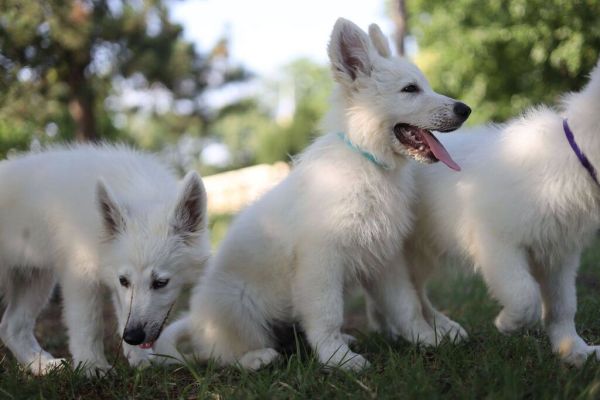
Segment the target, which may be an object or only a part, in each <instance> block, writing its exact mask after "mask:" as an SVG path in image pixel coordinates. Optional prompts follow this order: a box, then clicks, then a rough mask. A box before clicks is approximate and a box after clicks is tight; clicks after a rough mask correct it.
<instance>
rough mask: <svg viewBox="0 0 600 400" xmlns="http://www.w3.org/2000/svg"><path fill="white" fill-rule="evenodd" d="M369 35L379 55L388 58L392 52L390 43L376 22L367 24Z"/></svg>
mask: <svg viewBox="0 0 600 400" xmlns="http://www.w3.org/2000/svg"><path fill="white" fill-rule="evenodd" d="M369 37H370V38H371V42H373V46H375V48H376V49H377V52H378V53H379V55H380V56H381V57H385V58H389V57H390V55H391V54H392V51H391V50H390V43H389V42H388V40H387V38H386V37H385V35H384V34H383V32H381V28H379V25H377V24H371V25H369Z"/></svg>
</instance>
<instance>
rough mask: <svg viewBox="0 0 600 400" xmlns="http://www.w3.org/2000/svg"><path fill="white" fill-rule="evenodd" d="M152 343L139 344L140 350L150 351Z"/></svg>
mask: <svg viewBox="0 0 600 400" xmlns="http://www.w3.org/2000/svg"><path fill="white" fill-rule="evenodd" d="M153 344H154V342H150V343H142V344H140V349H151V348H152V345H153Z"/></svg>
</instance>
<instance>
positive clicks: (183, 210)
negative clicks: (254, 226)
mask: <svg viewBox="0 0 600 400" xmlns="http://www.w3.org/2000/svg"><path fill="white" fill-rule="evenodd" d="M172 199H174V200H175V201H174V203H173V201H164V202H163V201H152V199H148V200H149V201H148V202H147V204H145V205H142V206H140V205H135V206H130V207H128V205H126V204H122V203H120V202H119V200H118V199H117V198H116V197H115V196H114V195H113V194H112V192H111V190H110V189H109V187H108V186H107V185H106V184H105V183H104V182H102V181H100V182H99V183H98V188H97V202H98V205H99V211H100V215H101V218H102V222H103V225H104V229H105V234H106V237H105V240H104V245H105V248H104V254H103V256H104V263H105V264H106V265H107V267H108V268H103V269H102V270H103V271H105V272H104V273H105V275H104V276H103V279H104V281H105V282H107V283H108V285H109V286H112V288H113V301H114V305H115V309H116V311H117V313H118V314H119V315H118V317H119V321H121V322H122V325H124V328H123V339H124V340H125V342H127V343H129V344H131V345H141V347H144V348H148V347H150V346H151V345H152V343H153V342H154V341H155V340H156V339H157V338H158V336H159V335H160V332H161V330H162V328H163V326H164V324H165V322H166V320H167V318H168V315H169V312H170V310H171V308H172V307H173V304H174V303H175V300H176V299H177V297H178V295H179V293H180V291H181V288H182V286H183V285H184V284H185V283H189V282H191V281H192V280H193V279H194V278H195V275H197V273H198V271H199V268H201V267H202V266H203V264H204V263H205V262H206V260H207V259H208V258H209V255H210V247H209V240H208V231H207V218H206V192H205V190H204V186H203V185H202V182H201V181H200V178H199V177H198V175H196V174H195V173H193V172H192V173H189V174H188V175H187V176H186V177H185V178H184V179H183V181H182V183H181V188H180V189H179V193H178V195H177V196H176V197H174V198H172Z"/></svg>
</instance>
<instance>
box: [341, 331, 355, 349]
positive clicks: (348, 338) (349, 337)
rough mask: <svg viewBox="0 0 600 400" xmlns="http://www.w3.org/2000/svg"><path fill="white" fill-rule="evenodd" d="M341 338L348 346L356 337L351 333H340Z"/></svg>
mask: <svg viewBox="0 0 600 400" xmlns="http://www.w3.org/2000/svg"><path fill="white" fill-rule="evenodd" d="M342 340H343V341H344V342H346V344H347V345H348V346H350V345H351V344H353V343H355V342H356V338H355V337H354V336H352V335H348V334H347V333H342Z"/></svg>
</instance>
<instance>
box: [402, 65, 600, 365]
mask: <svg viewBox="0 0 600 400" xmlns="http://www.w3.org/2000/svg"><path fill="white" fill-rule="evenodd" d="M599 110H600V63H599V64H598V65H597V66H596V68H595V69H594V71H593V72H592V73H591V77H590V81H589V83H588V84H587V86H585V87H584V88H583V89H582V90H581V91H580V92H578V93H572V94H570V95H568V96H566V97H565V99H564V101H563V106H562V108H561V109H560V110H558V111H555V110H553V109H550V108H548V107H543V106H542V107H538V108H535V109H532V110H529V111H528V112H527V113H525V114H524V115H523V116H522V117H520V118H516V119H514V120H512V121H510V122H509V123H507V124H505V125H500V126H490V127H488V128H487V129H486V130H484V131H482V132H479V131H478V132H474V133H455V134H453V135H452V136H451V137H449V136H447V137H445V139H444V140H443V142H444V145H445V146H447V147H448V149H449V151H450V152H451V153H452V155H453V156H454V157H455V158H456V159H457V161H458V163H459V164H460V165H461V167H462V172H461V173H460V174H452V173H448V172H447V171H446V169H445V168H440V167H438V166H432V167H427V168H423V167H420V166H418V167H417V172H416V174H415V182H416V187H417V195H418V201H417V202H416V204H417V219H416V224H415V229H414V232H413V234H412V235H411V236H410V240H408V242H407V244H406V246H405V247H406V250H407V251H406V254H405V259H406V260H407V261H408V262H409V265H410V271H411V275H412V276H413V277H414V278H415V282H416V287H415V288H413V289H412V290H415V291H417V292H418V293H419V295H420V298H421V301H422V304H421V307H422V308H423V312H424V313H425V314H438V315H439V313H437V311H436V310H435V309H434V308H433V307H432V306H431V304H430V303H429V300H428V299H427V295H426V293H425V290H424V284H425V280H426V279H427V276H428V275H429V272H430V271H431V270H432V269H433V267H435V266H436V265H438V264H439V263H440V262H441V260H442V259H443V258H444V257H445V256H448V255H456V256H463V257H464V256H466V258H467V260H468V261H469V262H470V263H472V264H473V265H474V266H475V267H476V269H477V270H478V271H480V272H481V274H482V275H483V278H484V280H485V282H486V284H487V286H488V287H489V290H490V292H491V294H492V295H493V297H495V298H496V299H497V300H498V301H499V302H500V304H501V305H502V307H503V309H502V311H501V312H500V314H499V315H498V316H497V318H496V320H495V324H496V327H497V328H498V329H499V330H500V331H501V332H504V333H510V332H513V331H515V330H518V329H520V328H523V327H527V326H529V325H531V324H534V323H536V322H538V321H539V320H540V318H542V320H543V323H544V326H545V329H546V331H547V333H548V335H549V338H550V341H551V344H552V349H553V351H554V352H556V353H558V354H559V355H560V357H561V358H562V359H563V360H564V361H566V362H567V363H570V364H574V365H581V364H582V363H583V362H584V361H585V360H586V359H587V358H588V356H590V355H595V357H596V358H597V359H600V347H598V346H590V345H588V344H586V343H585V342H584V341H583V339H582V338H581V337H580V336H579V335H578V334H577V332H576V329H575V322H574V321H575V312H576V309H577V297H576V289H575V276H576V274H577V270H578V268H579V261H580V256H581V253H582V250H583V249H584V247H585V246H586V244H588V243H589V242H590V240H591V239H592V238H593V237H594V235H595V234H596V232H597V231H598V229H599V228H600V185H599V184H598V178H597V176H596V177H594V176H593V175H594V173H595V172H594V170H596V171H598V168H600V112H599ZM586 160H587V161H586ZM586 165H587V166H586Z"/></svg>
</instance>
